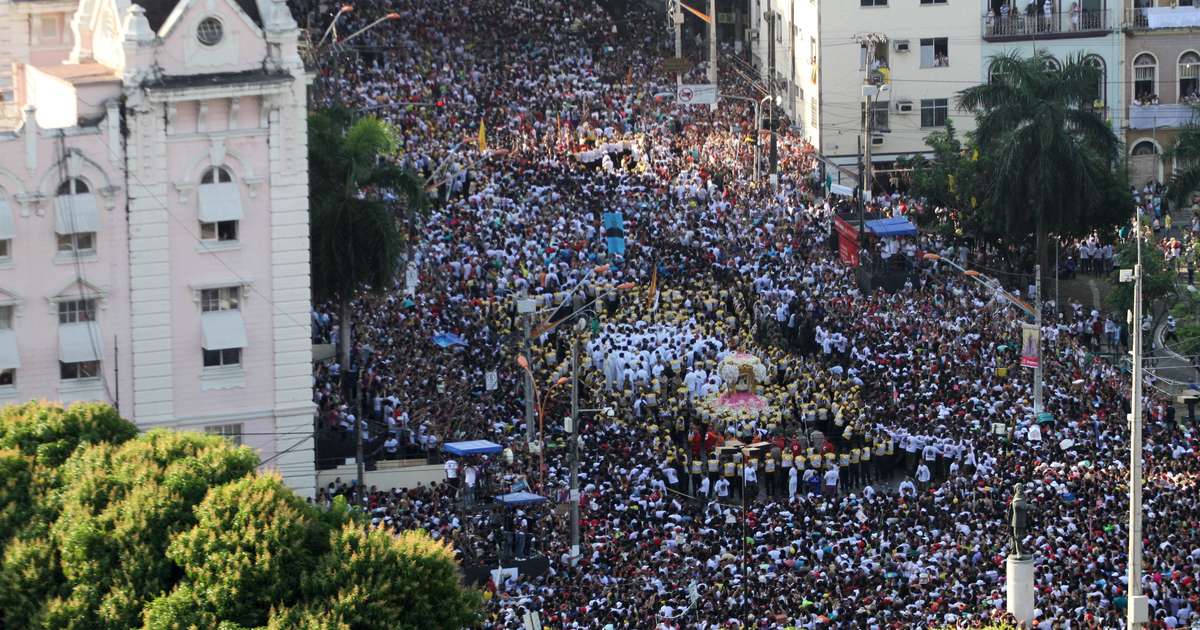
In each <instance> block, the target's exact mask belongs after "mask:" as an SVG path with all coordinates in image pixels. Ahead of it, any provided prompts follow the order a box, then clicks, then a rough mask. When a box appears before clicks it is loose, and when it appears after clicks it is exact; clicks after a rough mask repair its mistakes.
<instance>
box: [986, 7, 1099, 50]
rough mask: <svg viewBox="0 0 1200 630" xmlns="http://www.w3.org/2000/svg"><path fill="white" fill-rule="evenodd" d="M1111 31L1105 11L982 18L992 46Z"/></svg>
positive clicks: (1092, 34) (1097, 35)
mask: <svg viewBox="0 0 1200 630" xmlns="http://www.w3.org/2000/svg"><path fill="white" fill-rule="evenodd" d="M1111 30H1112V25H1111V24H1109V19H1108V11H1105V10H1098V11H1078V12H1067V13H1053V14H1051V15H1045V14H1042V13H1038V14H1036V15H1007V16H1003V17H1001V16H999V15H985V16H983V39H984V41H989V42H1015V41H1021V40H1025V39H1067V38H1071V37H1100V36H1102V35H1105V34H1106V33H1109V32H1111Z"/></svg>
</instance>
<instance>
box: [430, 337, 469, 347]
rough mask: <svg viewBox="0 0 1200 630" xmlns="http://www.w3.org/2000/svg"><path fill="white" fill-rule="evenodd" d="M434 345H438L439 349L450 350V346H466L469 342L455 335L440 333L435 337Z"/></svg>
mask: <svg viewBox="0 0 1200 630" xmlns="http://www.w3.org/2000/svg"><path fill="white" fill-rule="evenodd" d="M433 343H436V344H437V345H438V347H439V348H449V347H450V346H465V345H467V340H466V339H463V338H462V336H461V335H456V334H454V333H438V334H436V335H434V336H433Z"/></svg>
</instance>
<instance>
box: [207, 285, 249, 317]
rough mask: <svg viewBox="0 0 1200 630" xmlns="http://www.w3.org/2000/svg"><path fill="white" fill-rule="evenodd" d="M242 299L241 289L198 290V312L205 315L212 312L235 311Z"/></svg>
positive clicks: (235, 287) (234, 287)
mask: <svg viewBox="0 0 1200 630" xmlns="http://www.w3.org/2000/svg"><path fill="white" fill-rule="evenodd" d="M241 299H242V287H240V286H233V287H220V288H217V289H201V290H200V310H201V311H203V312H205V313H211V312H213V311H236V310H238V308H239V303H240V302H241Z"/></svg>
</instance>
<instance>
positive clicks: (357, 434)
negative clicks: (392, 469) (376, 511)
mask: <svg viewBox="0 0 1200 630" xmlns="http://www.w3.org/2000/svg"><path fill="white" fill-rule="evenodd" d="M350 374H351V376H353V378H354V399H355V400H357V401H358V417H356V418H355V419H354V460H355V463H356V464H357V468H358V495H357V500H356V501H355V503H356V504H357V505H358V507H362V506H363V505H364V504H363V496H364V495H363V492H364V491H365V488H366V486H365V485H363V484H364V481H363V477H364V474H363V469H364V467H365V465H366V462H365V461H363V460H364V459H365V458H364V456H363V431H362V430H363V422H365V421H366V418H364V417H363V400H362V372H361V371H360V370H358V369H355V370H352V371H351V372H350Z"/></svg>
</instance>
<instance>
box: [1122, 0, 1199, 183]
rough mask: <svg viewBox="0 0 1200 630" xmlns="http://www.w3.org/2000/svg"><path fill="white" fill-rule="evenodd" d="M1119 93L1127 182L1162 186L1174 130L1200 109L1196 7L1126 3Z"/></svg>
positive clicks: (1191, 0)
mask: <svg viewBox="0 0 1200 630" xmlns="http://www.w3.org/2000/svg"><path fill="white" fill-rule="evenodd" d="M1124 8H1125V11H1124V15H1123V16H1122V17H1123V21H1122V23H1121V27H1122V29H1123V30H1124V32H1125V33H1126V39H1125V52H1124V57H1123V61H1124V64H1125V70H1124V72H1123V76H1122V77H1121V85H1122V86H1123V89H1122V90H1121V92H1122V94H1123V96H1124V98H1125V102H1126V103H1128V115H1127V116H1126V121H1127V123H1126V126H1125V144H1126V148H1127V150H1128V151H1129V180H1130V183H1132V184H1134V185H1136V186H1138V187H1141V186H1143V185H1145V184H1146V183H1147V182H1150V181H1158V182H1162V181H1165V180H1166V179H1167V178H1168V177H1169V175H1170V173H1171V171H1172V170H1174V168H1175V164H1174V162H1173V159H1172V158H1169V157H1166V156H1165V155H1164V153H1165V152H1167V151H1169V150H1170V149H1171V147H1172V146H1173V145H1174V143H1175V139H1176V137H1177V136H1178V134H1179V129H1180V128H1181V127H1183V126H1184V125H1186V124H1187V123H1188V122H1189V121H1191V120H1192V119H1193V116H1194V115H1195V108H1196V107H1198V106H1200V2H1198V1H1196V0H1171V1H1164V0H1126V2H1125V7H1124Z"/></svg>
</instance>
